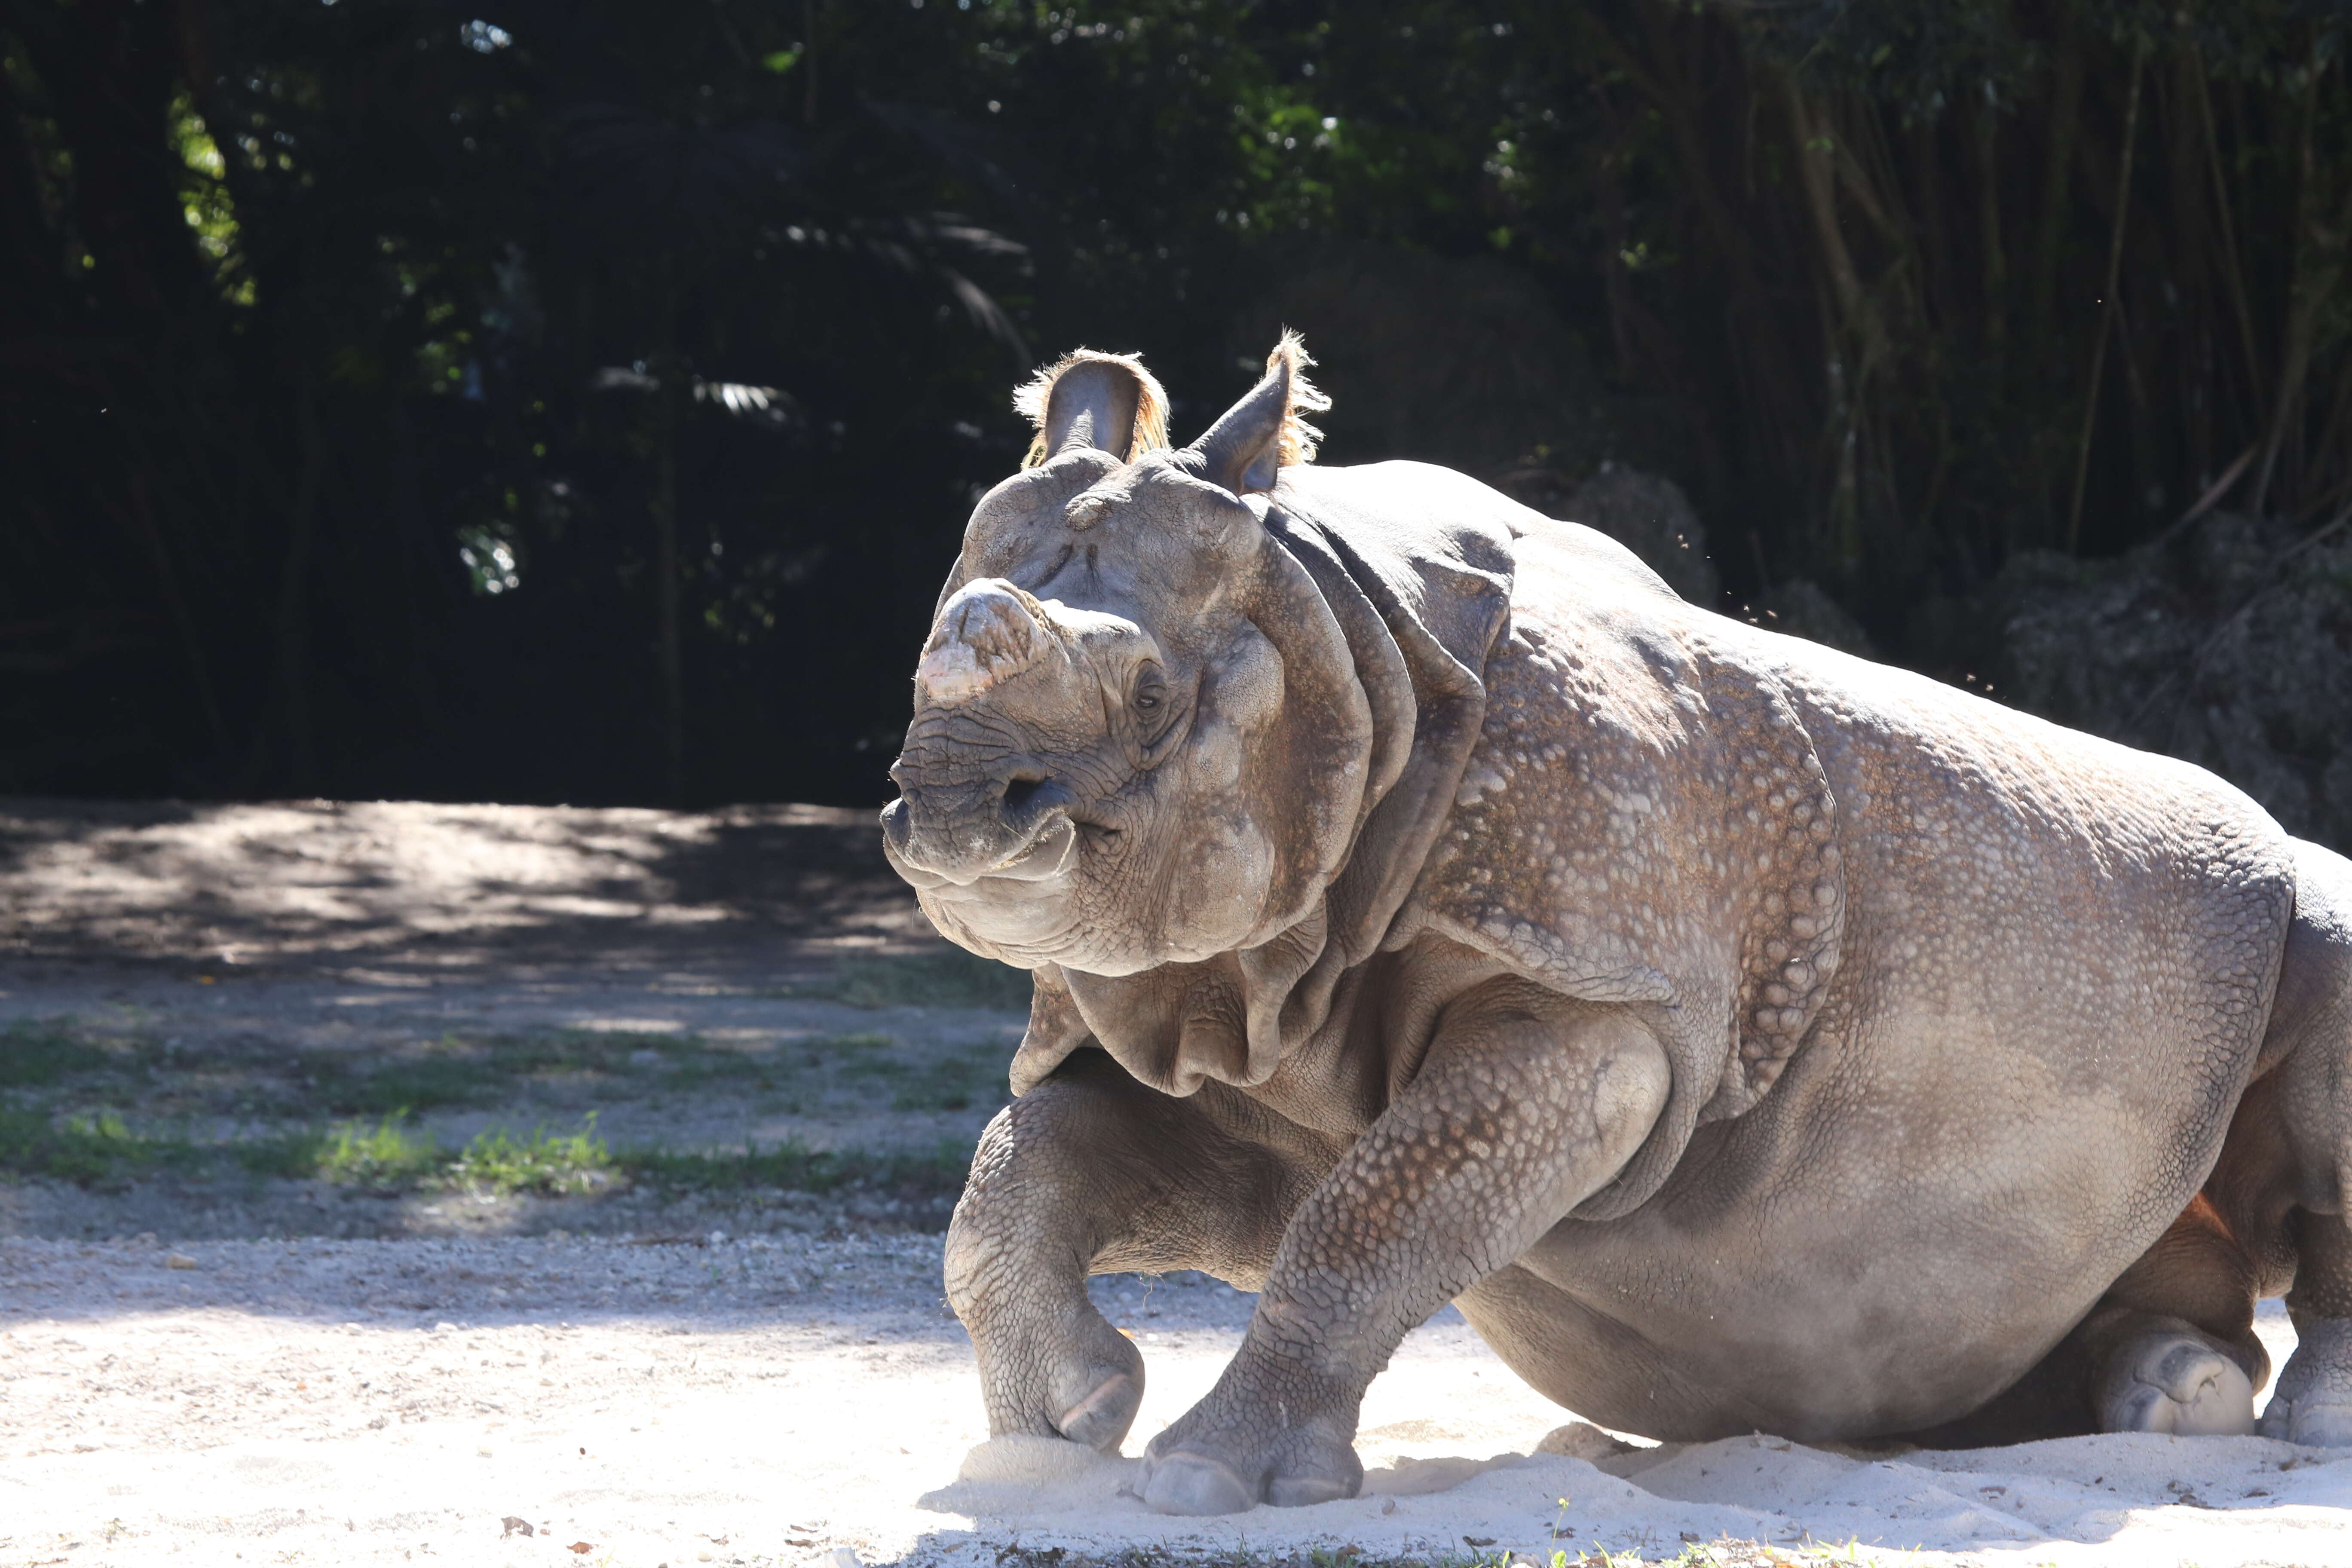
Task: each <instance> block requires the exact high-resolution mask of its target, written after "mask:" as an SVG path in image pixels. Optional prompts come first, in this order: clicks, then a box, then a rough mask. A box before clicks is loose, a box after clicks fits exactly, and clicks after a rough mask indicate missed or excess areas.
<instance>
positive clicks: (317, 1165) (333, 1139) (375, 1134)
mask: <svg viewBox="0 0 2352 1568" xmlns="http://www.w3.org/2000/svg"><path fill="white" fill-rule="evenodd" d="M407 1119H408V1108H407V1107H406V1106H402V1107H400V1108H399V1109H397V1110H391V1111H387V1112H385V1114H384V1116H383V1120H382V1121H378V1122H377V1123H376V1124H375V1125H374V1126H373V1127H372V1128H371V1127H365V1126H362V1124H360V1123H358V1122H355V1121H346V1122H344V1123H343V1124H342V1125H341V1126H340V1127H337V1128H336V1129H334V1130H333V1131H331V1132H330V1133H328V1134H327V1136H326V1137H325V1138H323V1139H320V1140H319V1141H318V1142H317V1143H316V1144H315V1145H313V1146H312V1147H311V1148H310V1150H309V1151H307V1153H308V1154H309V1159H308V1162H307V1167H308V1168H307V1169H306V1168H302V1165H303V1163H302V1162H301V1161H299V1159H298V1160H297V1161H296V1162H295V1164H296V1168H295V1169H292V1170H288V1171H270V1172H257V1174H269V1175H290V1176H317V1177H320V1179H322V1180H324V1181H329V1182H333V1183H335V1184H338V1185H341V1186H349V1187H363V1188H366V1189H368V1190H369V1191H371V1192H381V1193H396V1192H399V1191H401V1190H402V1189H403V1188H405V1187H412V1186H415V1185H416V1184H418V1183H419V1182H421V1181H422V1180H423V1179H424V1178H425V1176H426V1175H427V1174H429V1173H431V1172H432V1170H433V1168H434V1166H435V1165H436V1164H437V1163H439V1162H440V1159H441V1146H440V1144H438V1143H437V1142H435V1141H434V1140H433V1138H432V1137H431V1136H430V1135H429V1134H425V1133H418V1132H411V1131H408V1130H407V1129H406V1128H405V1127H404V1126H402V1125H401V1123H402V1122H404V1121H406V1120H407ZM251 1168H252V1167H251V1166H250V1164H248V1166H247V1169H251Z"/></svg>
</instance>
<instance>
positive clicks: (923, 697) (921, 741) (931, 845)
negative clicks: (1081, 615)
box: [882, 578, 1092, 889]
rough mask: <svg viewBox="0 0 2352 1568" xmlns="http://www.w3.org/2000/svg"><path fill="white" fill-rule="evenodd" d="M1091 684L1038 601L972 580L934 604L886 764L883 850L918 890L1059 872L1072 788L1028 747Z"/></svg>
mask: <svg viewBox="0 0 2352 1568" xmlns="http://www.w3.org/2000/svg"><path fill="white" fill-rule="evenodd" d="M1091 687H1092V682H1091V681H1090V680H1088V679H1087V678H1086V672H1085V671H1084V670H1083V669H1082V668H1080V666H1079V663H1078V660H1077V658H1076V655H1075V654H1074V652H1073V650H1072V649H1071V647H1069V645H1068V644H1067V643H1066V641H1065V639H1063V638H1062V637H1059V636H1057V635H1056V634H1055V631H1054V630H1053V628H1052V627H1051V626H1047V625H1046V624H1045V618H1044V609H1043V606H1041V605H1038V604H1037V602H1036V601H1035V600H1034V599H1033V598H1031V597H1030V596H1029V595H1027V594H1025V593H1024V592H1022V591H1021V590H1020V589H1019V588H1017V587H1014V586H1013V584H1010V583H1006V582H1003V581H1002V580H1001V579H996V578H983V579H982V580H980V581H978V582H975V583H971V584H966V585H965V586H964V587H963V588H961V589H960V590H958V591H957V593H956V594H955V595H954V596H953V597H951V598H950V599H949V600H948V602H947V603H946V604H945V605H941V606H940V618H939V621H938V624H937V625H936V626H934V627H933V628H932V631H931V637H930V640H929V642H928V643H927V644H926V645H925V646H924V648H923V658H922V663H921V664H920V665H919V667H918V668H917V669H916V673H915V720H914V722H913V723H912V724H911V725H910V726H908V731H907V744H906V749H905V750H904V751H903V752H901V753H900V755H899V757H898V763H897V764H896V765H895V766H893V767H892V768H891V770H890V776H891V777H892V778H893V779H895V780H897V781H898V787H899V789H900V791H901V792H902V794H901V796H900V798H899V799H898V800H894V801H892V802H891V803H890V804H889V805H887V806H885V807H883V808H882V829H883V847H884V849H885V851H886V852H887V854H888V856H889V858H890V863H891V865H892V866H893V867H895V868H897V870H898V874H899V875H900V876H902V877H904V878H905V879H907V880H908V882H910V883H912V884H914V886H916V887H917V888H920V889H930V888H937V887H940V886H942V885H944V884H949V883H952V884H955V885H957V886H959V887H963V886H969V885H971V884H972V883H974V882H977V881H979V880H980V879H982V878H983V877H986V878H1004V879H1011V880H1014V881H1040V880H1044V879H1048V878H1053V877H1056V876H1059V875H1060V874H1061V873H1062V872H1063V871H1065V870H1066V869H1068V868H1069V864H1070V862H1071V861H1072V860H1073V859H1074V858H1076V852H1077V832H1076V828H1075V827H1074V826H1072V825H1071V822H1070V819H1069V817H1068V816H1067V815H1066V810H1067V807H1068V806H1069V805H1070V804H1071V802H1072V799H1073V795H1072V792H1071V790H1070V787H1069V785H1068V784H1066V782H1064V781H1062V780H1059V779H1056V778H1055V777H1054V776H1053V773H1052V771H1051V769H1050V767H1049V766H1047V765H1045V763H1042V762H1041V761H1040V759H1039V758H1038V756H1037V755H1036V754H1035V744H1036V742H1035V739H1034V737H1036V735H1037V734H1038V733H1039V732H1040V731H1041V729H1045V730H1055V729H1058V730H1060V731H1063V732H1065V733H1066V732H1067V730H1068V726H1069V724H1070V723H1071V722H1072V721H1076V720H1078V719H1080V718H1081V716H1082V715H1083V714H1084V713H1085V711H1086V708H1085V704H1086V703H1087V701H1088V700H1089V699H1090V695H1091Z"/></svg>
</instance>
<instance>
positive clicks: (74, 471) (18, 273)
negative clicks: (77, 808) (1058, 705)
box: [0, 0, 2352, 803]
mask: <svg viewBox="0 0 2352 1568" xmlns="http://www.w3.org/2000/svg"><path fill="white" fill-rule="evenodd" d="M2347 36H2352V13H2347V6H2346V5H2344V4H2342V3H2341V0H2327V3H2321V0H2195V3H2191V4H2186V5H2183V4H2178V3H2174V0H2165V3H2162V4H2137V3H2117V0H2082V3H2076V4H2069V3H2063V0H2059V3H2052V4H2042V5H2034V4H2027V3H2024V0H2017V3H2007V0H1754V3H1751V4H1746V5H1738V4H1723V3H1700V4H1695V3H1691V0H1680V3H1668V0H1578V3H1570V0H1489V3H1485V4H1466V3H1455V0H1351V3H1349V4H1345V5H1342V4H1338V3H1336V0H1325V3H1320V4H1310V3H1307V0H1263V3H1257V4H1250V3H1244V0H1127V3H1124V4H1096V3H1094V0H1062V3H1056V4H1039V3H1022V4H1014V3H1012V0H668V3H667V4H661V5H653V4H644V3H640V4H635V5H630V4H621V3H618V0H572V3H565V0H510V3H509V0H497V3H496V4H492V3H491V0H467V3H466V4H464V5H455V6H452V5H442V4H435V3H431V0H326V3H321V0H5V6H0V692H5V696H0V790H6V791H47V792H62V793H103V794H117V795H156V794H174V795H201V796H215V795H345V796H351V795H411V796H426V797H445V798H448V797H465V798H502V799H513V800H558V799H564V800H575V801H671V802H679V803H703V802H711V801H717V800H722V799H740V798H763V799H777V798H800V799H814V800H832V801H845V802H859V801H872V800H877V799H879V798H882V796H883V795H885V794H887V786H886V784H885V783H884V780H883V775H882V770H883V768H884V767H885V766H886V765H887V762H888V760H889V758H890V756H891V754H892V752H893V751H894V749H895V745H896V740H897V734H898V729H899V727H900V726H901V725H902V723H903V721H904V713H905V706H906V686H905V682H906V677H907V670H908V667H909V665H910V663H911V659H912V657H913V652H914V650H915V648H916V647H917V645H918V641H919V637H920V636H921V633H922V630H923V626H924V623H925V621H926V619H927V617H928V615H929V608H930V605H931V601H932V596H933V594H934V592H935V590H936V587H937V584H938V583H939V580H940V577H941V575H942V574H943V573H944V571H945V569H946V567H947V565H948V563H949V560H950V556H951V555H952V552H953V550H954V546H955V541H956V539H957V537H958V535H959V532H960V530H961V525H962V521H963V519H964V516H965V514H966V512H967V511H968V510H969V507H970V504H971V498H972V497H973V495H974V494H975V493H976V492H977V489H979V488H982V487H985V486H986V485H988V484H990V483H992V482H993V481H994V480H995V479H998V478H1001V477H1002V476H1003V474H1004V473H1006V472H1008V471H1010V469H1011V468H1013V465H1014V463H1015V462H1016V461H1017V458H1018V455H1019V452H1020V450H1021V447H1023V445H1024V443H1025V438H1026V432H1025V429H1024V428H1023V427H1022V426H1021V425H1020V424H1019V422H1018V421H1017V420H1016V419H1015V417H1014V416H1013V415H1012V413H1011V411H1010V408H1009V406H1008V405H1007V399H1006V393H1007V391H1008V389H1009V387H1010V385H1011V384H1013V382H1014V381H1016V380H1017V379H1019V378H1020V377H1021V376H1022V375H1024V374H1025V373H1026V372H1027V371H1028V369H1029V368H1030V367H1031V366H1032V365H1033V364H1034V363H1036V362H1038V361H1040V360H1042V359H1044V358H1047V357H1050V356H1051V355H1052V354H1055V353H1059V352H1060V351H1061V350H1063V349H1065V348H1066V347H1069V346H1071V345H1074V344H1076V343H1078V342H1087V343H1090V344H1093V345H1096V346H1099V347H1106V348H1121V349H1127V348H1133V349H1140V350H1141V351H1143V352H1144V353H1145V354H1146V355H1147V356H1148V357H1149V358H1150V361H1151V362H1152V363H1153V364H1154V366H1155V368H1157V369H1158V370H1159V371H1160V374H1161V375H1162V377H1163V379H1164V380H1166V381H1167V382H1168V383H1169V384H1170V387H1171V392H1172V393H1173V394H1174V395H1175V400H1176V423H1177V425H1178V426H1180V430H1179V435H1180V438H1181V437H1189V436H1190V435H1191V434H1192V433H1194V429H1195V427H1196V426H1198V425H1200V424H1201V423H1202V421H1204V420H1205V419H1206V418H1207V417H1208V416H1210V415H1211V414H1213V412H1214V411H1215V409H1216V408H1217V407H1219V406H1222V405H1223V402H1224V400H1226V399H1227V398H1229V397H1230V396H1232V395H1234V394H1235V393H1237V392H1238V391H1239V390H1240V389H1241V388H1242V387H1243V386H1244V385H1245V384H1247V382H1248V380H1249V379H1250V356H1251V355H1252V354H1253V353H1257V354H1262V353H1263V352H1264V348H1265V341H1264V340H1265V339H1266V338H1267V337H1268V335H1269V334H1270V331H1271V330H1272V327H1273V325H1274V324H1275V323H1276V322H1277V321H1283V320H1289V321H1293V322H1294V323H1295V324H1297V325H1300V326H1302V327H1304V328H1305V329H1306V330H1307V332H1308V334H1309V335H1308V342H1309V345H1310V347H1312V348H1314V349H1315V350H1316V351H1317V352H1318V354H1319V355H1320V357H1321V358H1322V359H1323V361H1324V363H1325V367H1326V375H1325V380H1326V382H1327V384H1328V385H1329V387H1330V388H1331V390H1332V391H1333V392H1334V394H1335V395H1337V397H1338V398H1339V407H1338V408H1337V409H1336V410H1335V411H1334V417H1333V422H1332V434H1333V441H1332V443H1331V445H1330V447H1328V449H1327V458H1329V459H1330V460H1341V461H1344V460H1349V459H1354V458H1370V457H1378V456H1386V455H1417V456H1431V457H1437V458H1450V459H1452V460H1454V461H1457V462H1461V463H1463V464H1465V465H1466V466H1469V467H1472V468H1478V469H1480V470H1481V471H1483V472H1486V473H1487V474H1489V475H1490V476H1492V477H1497V478H1502V477H1505V476H1506V474H1507V473H1519V474H1522V475H1524V474H1525V473H1526V472H1528V471H1529V470H1530V469H1538V470H1542V471H1545V472H1549V473H1551V474H1553V475H1554V476H1556V477H1557V478H1558V479H1559V481H1560V483H1561V484H1563V485H1566V484H1572V483H1573V482H1574V481H1576V480H1577V479H1580V478H1581V477H1582V476H1583V475H1584V474H1585V473H1587V472H1589V471H1591V469H1593V468H1597V467H1598V466H1599V465H1600V464H1601V462H1603V461H1604V460H1608V459H1612V458H1613V459H1617V460H1620V461H1630V462H1632V463H1634V464H1637V465H1639V466H1640V467H1643V468H1649V469H1654V470H1660V471H1663V472H1664V473H1666V474H1669V475H1671V477H1673V478H1674V479H1677V480H1678V481H1679V482H1680V483H1681V484H1682V485H1683V486H1684V487H1685V489H1687V490H1688V491H1689V493H1690V494H1691V495H1692V496H1693V497H1694V498H1695V500H1696V502H1697V505H1698V510H1699V512H1700V513H1701V515H1702V516H1704V518H1705V519H1706V523H1707V527H1708V529H1709V531H1710V534H1711V536H1712V538H1713V539H1714V541H1715V548H1716V553H1717V568H1718V571H1719V575H1720V578H1721V581H1722V582H1723V583H1724V584H1725V585H1726V586H1725V590H1724V591H1725V595H1726V604H1727V606H1728V607H1731V608H1734V609H1737V608H1738V605H1740V604H1742V603H1744V602H1745V601H1746V600H1747V599H1748V598H1749V597H1753V596H1756V595H1759V594H1761V593H1762V592H1764V591H1765V590H1767V589H1769V587H1770V586H1771V584H1773V583H1774V582H1775V581H1781V582H1786V581H1788V580H1790V579H1794V578H1801V579H1803V580H1805V581H1807V582H1809V583H1811V584H1818V585H1820V586H1821V587H1822V588H1823V589H1825V590H1826V591H1827V593H1828V594H1829V595H1832V597H1833V598H1834V599H1835V600H1836V601H1838V602H1839V603H1841V604H1842V605H1843V606H1844V608H1845V610H1846V611H1847V612H1849V613H1850V614H1851V615H1853V616H1856V617H1858V618H1859V621H1860V623H1861V624H1862V626H1864V628H1866V630H1867V632H1868V635H1869V636H1870V637H1872V639H1873V640H1874V643H1875V644H1876V646H1877V647H1879V648H1880V649H1881V650H1882V651H1884V652H1885V653H1887V654H1889V655H1891V656H1892V657H1895V658H1898V659H1900V660H1903V661H1906V662H1909V663H1912V664H1914V665H1916V666H1917V667H1920V668H1927V669H1929V670H1930V671H1931V672H1934V673H1938V674H1943V675H1946V676H1948V677H1950V678H1954V679H1958V676H1959V674H1960V672H1961V670H1962V668H1963V667H1964V666H1966V665H1968V664H1969V663H1970V662H1971V661H1973V660H1977V659H1979V658H1982V657H1983V649H1982V647H1981V646H1980V645H1981V637H1979V636H1978V632H1979V631H1980V628H1972V627H1971V626H1970V625H1969V617H1968V615H1967V613H1966V611H1965V606H1967V605H1969V604H1970V603H1971V600H1970V598H1969V595H1972V594H1974V593H1976V592H1977V591H1978V590H1979V588H1981V587H1982V585H1983V584H1986V583H1987V582H1989V581H1990V580H1991V579H1992V578H1993V577H1994V575H1995V574H1997V573H1999V572H2000V571H2001V569H2002V568H2003V566H2004V563H2008V562H2010V561H2011V559H2012V558H2013V557H2017V556H2019V555H2020V553H2021V552H2030V551H2052V550H2054V551H2059V552H2067V553H2070V554H2074V555H2077V556H2084V557H2092V556H2110V555H2115V554H2117V553H2120V552H2124V551H2126V550H2127V549H2130V548H2131V547H2133V546H2135V545H2140V544H2144V543H2145V542H2147V541H2149V540H2151V539H2155V538H2158V537H2163V536H2167V535H2168V531H2172V530H2177V529H2178V528H2179V526H2180V525H2181V522H2182V520H2183V519H2184V518H2190V519H2191V520H2192V521H2193V517H2192V514H2195V513H2198V512H2200V511H2210V510H2213V509H2215V508H2216V507H2221V506H2226V507H2227V508H2229V509H2231V511H2232V512H2233V513H2242V514H2246V515H2249V516H2252V517H2254V518H2257V519H2268V520H2275V523H2276V526H2277V527H2278V528H2280V529H2282V530H2286V531H2302V532H2303V534H2304V535H2308V533H2309V532H2310V531H2315V530H2318V529H2324V528H2325V527H2326V526H2327V525H2328V523H2329V522H2330V521H2331V520H2338V519H2340V515H2341V509H2343V508H2344V507H2345V506H2346V505H2347V500H2352V352H2347V350H2348V349H2352V344H2348V343H2347V340H2352V280H2347V278H2346V276H2345V273H2346V266H2347V244H2352V92H2347V83H2346V69H2347V64H2346V61H2345V58H2344V47H2345V44H2346V41H2347ZM2339 525H2340V524H2339ZM2346 592H2347V599H2352V584H2347V589H2346ZM1956 606H1957V607H1958V608H1956Z"/></svg>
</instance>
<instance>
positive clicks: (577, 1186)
mask: <svg viewBox="0 0 2352 1568" xmlns="http://www.w3.org/2000/svg"><path fill="white" fill-rule="evenodd" d="M614 1174H615V1171H614V1164H613V1152H612V1150H610V1149H608V1148H606V1147H605V1144H604V1139H602V1138H600V1137H598V1136H597V1135H596V1113H595V1112H594V1111H593V1110H592V1111H590V1112H589V1113H588V1115H587V1116H586V1118H585V1119H584V1120H583V1121H582V1123H581V1127H580V1131H577V1132H565V1133H553V1132H550V1131H548V1130H547V1129H546V1128H545V1127H539V1128H536V1129H534V1130H533V1131H532V1132H531V1134H530V1137H528V1138H519V1137H517V1136H515V1135H514V1134H513V1133H511V1132H509V1131H507V1130H506V1129H504V1128H502V1127H501V1128H492V1129H490V1130H488V1131H484V1132H481V1133H479V1134H478V1135H476V1137H475V1139H474V1141H473V1142H471V1143H468V1144H467V1145H466V1148H465V1151H464V1152H462V1153H460V1154H459V1155H458V1156H457V1159H456V1160H455V1161H453V1162H451V1163H450V1164H449V1165H448V1167H447V1168H446V1170H444V1171H443V1172H441V1173H440V1177H439V1180H440V1182H441V1184H445V1185H448V1186H457V1187H467V1188H471V1189H473V1190H475V1191H477V1192H493V1193H499V1194H509V1193H542V1194H551V1195H552V1194H567V1193H589V1192H594V1191H595V1190H596V1189H597V1188H599V1187H602V1186H605V1185H608V1184H610V1183H611V1182H612V1181H613V1179H614Z"/></svg>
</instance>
